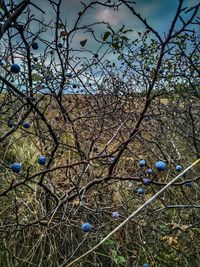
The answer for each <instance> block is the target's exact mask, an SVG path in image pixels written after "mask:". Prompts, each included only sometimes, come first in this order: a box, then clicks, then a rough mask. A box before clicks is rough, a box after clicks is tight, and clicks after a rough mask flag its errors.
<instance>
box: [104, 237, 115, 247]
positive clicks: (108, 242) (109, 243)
mask: <svg viewBox="0 0 200 267" xmlns="http://www.w3.org/2000/svg"><path fill="white" fill-rule="evenodd" d="M115 243H116V242H115V241H114V240H112V239H108V240H106V241H105V242H104V244H105V245H108V246H112V245H114V244H115Z"/></svg>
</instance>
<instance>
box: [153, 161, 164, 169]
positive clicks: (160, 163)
mask: <svg viewBox="0 0 200 267" xmlns="http://www.w3.org/2000/svg"><path fill="white" fill-rule="evenodd" d="M155 167H156V169H157V170H159V171H164V170H165V169H166V164H165V162H163V161H157V162H156V164H155Z"/></svg>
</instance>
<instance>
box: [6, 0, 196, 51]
mask: <svg viewBox="0 0 200 267" xmlns="http://www.w3.org/2000/svg"><path fill="white" fill-rule="evenodd" d="M8 1H9V0H7V2H8ZM54 1H55V2H58V0H54ZM99 1H100V2H101V3H103V2H105V0H99ZM113 1H114V0H112V3H113ZM20 2H21V0H15V3H20ZM32 2H33V3H34V4H35V5H36V6H38V7H39V8H41V9H42V10H44V11H45V13H46V14H45V21H46V22H49V21H51V20H52V24H53V25H54V23H55V21H56V14H55V12H54V11H53V9H52V7H51V5H50V4H49V1H48V0H34V1H32ZM82 2H84V3H85V4H87V3H90V2H91V0H82ZM115 2H118V1H117V0H115ZM198 2H199V0H184V6H189V7H191V6H193V5H195V4H197V3H198ZM178 3H179V1H178V0H135V5H134V8H135V10H136V11H137V12H138V13H140V14H141V15H142V16H143V17H144V18H146V19H147V21H148V23H149V24H150V25H151V26H152V27H153V28H154V29H155V30H156V31H158V32H159V33H160V34H161V35H162V36H163V35H164V33H167V31H168V29H169V27H170V25H171V22H172V20H173V17H174V15H175V12H176V9H177V6H178ZM82 9H83V6H82V4H81V1H80V0H62V5H61V18H62V19H63V21H64V22H65V21H66V24H67V30H68V31H70V30H71V29H72V28H73V25H74V23H75V21H76V19H77V17H78V12H79V11H81V10H82ZM32 11H33V13H34V15H35V16H36V18H38V19H40V18H41V14H42V13H41V12H40V11H38V9H36V8H34V7H32ZM99 21H104V22H109V24H110V25H111V26H112V28H114V29H119V28H121V27H122V25H125V26H126V28H127V29H131V30H133V32H131V33H130V36H129V37H130V38H132V39H133V40H134V38H138V35H137V32H140V31H143V30H144V25H143V24H142V23H141V22H140V21H139V20H138V18H136V17H135V16H133V14H132V13H131V11H130V10H129V9H128V8H127V7H125V6H123V7H121V8H120V9H119V11H114V10H113V9H109V8H105V7H103V6H98V7H96V8H92V9H89V10H88V11H87V12H86V13H85V15H84V17H83V18H82V20H81V24H80V25H81V26H84V25H86V24H91V23H95V22H99ZM32 30H34V31H35V32H37V30H38V26H37V25H35V26H33V28H32ZM106 30H107V28H106V27H105V26H98V27H96V28H95V33H97V34H99V36H100V35H103V33H104V32H105V31H106ZM42 37H44V38H45V39H46V40H48V41H50V42H51V40H52V41H53V40H54V32H49V31H47V32H45V33H43V34H42ZM86 37H87V39H88V42H87V44H86V46H85V48H86V49H89V50H91V51H92V52H93V53H95V52H97V50H98V47H97V44H96V42H95V41H94V39H93V38H91V36H89V35H87V34H85V32H84V30H82V31H78V32H77V33H76V37H75V38H74V41H73V45H74V48H79V49H80V43H79V42H80V40H82V39H84V38H86ZM40 49H41V50H40ZM40 49H39V50H38V51H37V52H36V55H37V53H38V55H39V53H40V51H42V50H43V49H44V47H42V45H41V46H40Z"/></svg>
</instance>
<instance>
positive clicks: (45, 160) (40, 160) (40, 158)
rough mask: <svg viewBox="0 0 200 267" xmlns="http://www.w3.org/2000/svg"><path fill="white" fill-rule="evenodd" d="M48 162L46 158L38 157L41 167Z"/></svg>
mask: <svg viewBox="0 0 200 267" xmlns="http://www.w3.org/2000/svg"><path fill="white" fill-rule="evenodd" d="M46 162H47V159H46V157H45V156H39V157H38V163H39V164H40V165H45V164H46Z"/></svg>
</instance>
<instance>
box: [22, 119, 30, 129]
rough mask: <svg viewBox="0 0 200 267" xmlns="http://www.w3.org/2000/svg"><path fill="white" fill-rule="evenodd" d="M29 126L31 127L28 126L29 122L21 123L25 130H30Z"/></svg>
mask: <svg viewBox="0 0 200 267" xmlns="http://www.w3.org/2000/svg"><path fill="white" fill-rule="evenodd" d="M30 126H31V124H30V122H28V121H25V122H24V123H23V127H24V128H26V129H28V128H30Z"/></svg>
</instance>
